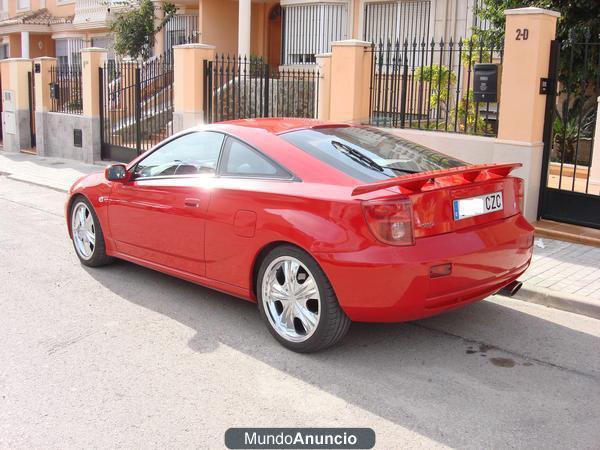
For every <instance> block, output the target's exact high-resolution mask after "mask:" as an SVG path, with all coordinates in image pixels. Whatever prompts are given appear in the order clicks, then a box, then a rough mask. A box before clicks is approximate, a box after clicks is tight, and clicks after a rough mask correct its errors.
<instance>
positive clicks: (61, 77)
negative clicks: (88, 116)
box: [50, 64, 83, 114]
mask: <svg viewBox="0 0 600 450" xmlns="http://www.w3.org/2000/svg"><path fill="white" fill-rule="evenodd" d="M50 98H51V104H50V108H51V109H50V110H51V111H52V112H60V113H67V114H83V102H82V88H81V66H80V65H78V64H60V65H58V66H54V67H51V68H50Z"/></svg>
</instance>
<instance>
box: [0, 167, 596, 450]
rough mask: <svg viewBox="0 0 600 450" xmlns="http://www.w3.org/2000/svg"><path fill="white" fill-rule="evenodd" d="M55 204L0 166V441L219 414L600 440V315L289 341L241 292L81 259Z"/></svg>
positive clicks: (79, 443) (218, 435) (176, 437)
mask: <svg viewBox="0 0 600 450" xmlns="http://www.w3.org/2000/svg"><path fill="white" fill-rule="evenodd" d="M63 202H64V194H63V193H60V192H57V191H54V190H50V189H46V188H42V187H38V186H33V185H29V184H25V183H21V182H17V181H12V180H9V179H7V178H6V177H2V176H0V342H1V344H2V345H0V395H1V398H0V447H2V448H33V447H36V448H39V447H46V448H47V447H56V448H71V447H101V448H106V447H128V448H148V447H151V448H152V447H163V448H164V447H168V448H174V447H177V448H179V447H186V448H187V447H193V448H211V449H212V448H222V447H223V434H224V432H225V430H226V429H227V428H229V427H232V426H265V427H268V426H282V427H286V426H321V427H324V426H340V427H342V426H344V427H345V426H361V427H362V426H365V427H371V428H373V429H374V430H375V432H376V434H377V448H381V449H395V448H410V447H413V448H414V447H444V446H449V447H461V448H513V447H518V448H544V449H549V448H598V446H599V443H600V426H599V425H600V401H599V400H600V351H599V349H600V321H596V320H593V319H589V318H586V317H583V316H578V315H574V314H570V313H566V312H561V311H557V310H552V309H548V308H545V307H541V306H538V305H533V304H528V303H523V302H520V301H517V300H510V299H505V298H490V299H488V300H486V301H483V302H480V303H478V304H476V305H472V306H470V307H467V308H465V309H462V310H460V311H457V312H453V313H449V314H446V315H443V316H440V317H437V318H432V319H429V320H424V321H421V322H418V323H408V324H396V325H377V324H353V325H352V327H351V329H350V332H349V334H348V335H347V337H346V339H345V340H344V341H343V343H342V344H341V345H340V346H338V347H335V348H333V349H330V350H328V351H326V352H323V353H320V354H313V355H298V354H294V353H291V352H289V351H287V350H285V349H284V348H282V347H280V346H279V345H278V344H277V343H276V342H275V341H274V340H273V339H272V337H271V336H270V334H269V333H268V331H267V330H266V328H265V327H264V326H263V324H262V322H261V321H260V319H259V316H258V313H257V311H256V308H255V305H253V304H250V303H248V302H244V301H241V300H237V299H234V298H232V297H229V296H227V295H224V294H220V293H216V292H213V291H211V290H208V289H205V288H203V287H200V286H196V285H193V284H190V283H187V282H184V281H180V280H177V279H174V278H171V277H168V276H165V275H161V274H159V273H156V272H153V271H151V270H148V269H144V268H141V267H137V266H135V265H132V264H129V263H125V262H118V263H116V264H114V265H112V266H110V267H106V268H102V269H87V268H84V267H83V266H81V265H80V264H79V262H78V260H77V258H76V256H75V253H74V250H73V248H72V246H71V242H70V241H69V239H68V236H67V233H66V227H65V224H64V219H63ZM139 226H140V227H142V226H144V225H143V224H139Z"/></svg>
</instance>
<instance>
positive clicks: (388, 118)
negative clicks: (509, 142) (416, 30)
mask: <svg viewBox="0 0 600 450" xmlns="http://www.w3.org/2000/svg"><path fill="white" fill-rule="evenodd" d="M371 51H372V54H373V59H372V61H373V65H372V74H371V85H370V90H371V95H370V98H371V104H370V111H371V115H370V117H369V123H371V124H372V125H377V126H384V127H400V128H416V129H422V130H433V131H447V132H454V133H464V134H474V135H482V136H495V135H496V134H497V129H498V124H497V121H498V112H499V109H498V108H499V104H498V103H488V102H486V103H481V102H475V101H474V99H473V91H472V89H473V68H474V65H475V64H476V63H490V62H497V63H501V62H502V49H496V48H489V47H485V46H482V45H478V44H476V43H475V42H474V40H473V39H468V40H462V39H461V40H459V41H458V42H454V41H452V40H450V41H448V42H444V41H443V40H441V41H440V42H434V41H433V40H432V41H429V42H428V41H426V40H424V39H422V40H420V41H417V40H413V41H412V42H410V43H409V41H407V40H404V41H403V42H401V41H399V40H397V41H396V42H395V43H391V42H388V43H386V44H383V43H380V44H378V45H373V47H372V50H371Z"/></svg>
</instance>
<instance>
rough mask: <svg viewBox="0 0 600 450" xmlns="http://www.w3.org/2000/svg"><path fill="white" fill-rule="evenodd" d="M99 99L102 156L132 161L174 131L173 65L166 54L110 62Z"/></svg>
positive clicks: (103, 69)
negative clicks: (135, 60) (138, 60)
mask: <svg viewBox="0 0 600 450" xmlns="http://www.w3.org/2000/svg"><path fill="white" fill-rule="evenodd" d="M169 59H170V58H169ZM100 99H101V104H100V111H101V112H100V113H101V117H100V122H101V128H102V129H101V136H102V158H103V159H112V160H116V161H130V160H132V159H133V158H135V157H136V156H137V155H139V154H141V153H142V152H144V151H146V150H149V149H150V148H152V147H153V146H154V145H156V144H157V143H159V142H160V141H162V140H163V139H165V138H166V137H168V136H170V135H171V134H172V133H173V65H172V63H171V62H170V61H169V60H168V59H167V58H165V57H164V56H160V57H158V58H155V59H152V60H150V61H148V62H144V63H139V62H119V63H107V64H106V65H105V66H104V67H103V68H101V69H100Z"/></svg>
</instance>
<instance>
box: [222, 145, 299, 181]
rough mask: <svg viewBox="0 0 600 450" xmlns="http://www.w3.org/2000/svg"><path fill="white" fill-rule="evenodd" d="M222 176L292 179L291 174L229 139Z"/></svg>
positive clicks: (247, 147)
mask: <svg viewBox="0 0 600 450" xmlns="http://www.w3.org/2000/svg"><path fill="white" fill-rule="evenodd" d="M219 171H220V173H221V174H222V175H232V176H242V177H266V178H291V174H290V173H289V172H287V171H286V170H284V169H283V168H281V167H280V166H278V165H277V164H276V163H274V162H272V161H270V160H269V159H268V158H266V157H265V156H263V155H261V154H260V153H259V152H257V151H256V150H254V149H253V148H251V147H249V146H248V145H246V144H244V143H242V142H240V141H238V140H237V139H233V138H228V139H227V141H226V142H225V147H224V149H223V159H222V161H221V165H220V170H219Z"/></svg>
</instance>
